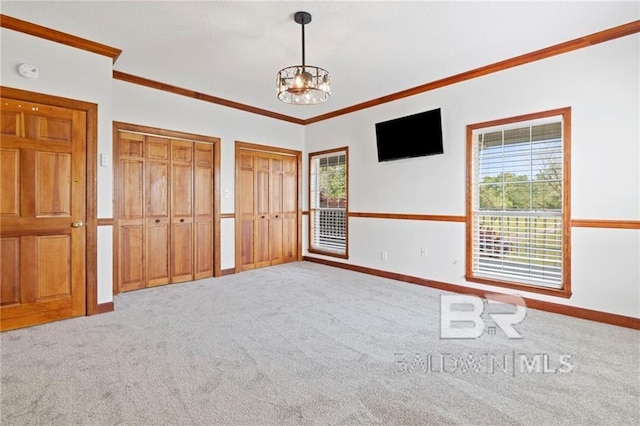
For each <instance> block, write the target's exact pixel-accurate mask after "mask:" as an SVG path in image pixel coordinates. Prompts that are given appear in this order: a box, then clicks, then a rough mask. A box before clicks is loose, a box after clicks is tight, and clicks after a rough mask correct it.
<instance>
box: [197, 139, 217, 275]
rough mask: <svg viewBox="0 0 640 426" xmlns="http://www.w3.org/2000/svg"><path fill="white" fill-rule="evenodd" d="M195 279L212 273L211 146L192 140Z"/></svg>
mask: <svg viewBox="0 0 640 426" xmlns="http://www.w3.org/2000/svg"><path fill="white" fill-rule="evenodd" d="M193 149H194V158H195V171H194V179H193V181H194V193H195V200H194V220H195V225H194V229H195V234H194V268H195V270H194V278H195V279H200V278H207V277H212V276H213V268H214V265H213V254H214V253H213V247H214V245H213V244H214V241H213V213H214V212H213V208H214V206H213V160H214V158H213V156H214V153H213V145H211V144H206V143H197V142H196V143H195V144H194V145H193Z"/></svg>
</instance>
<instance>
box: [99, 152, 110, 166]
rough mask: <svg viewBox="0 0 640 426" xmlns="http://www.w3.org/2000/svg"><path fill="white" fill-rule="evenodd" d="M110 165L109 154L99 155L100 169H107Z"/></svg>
mask: <svg viewBox="0 0 640 426" xmlns="http://www.w3.org/2000/svg"><path fill="white" fill-rule="evenodd" d="M110 165H111V158H109V154H100V167H109V166H110Z"/></svg>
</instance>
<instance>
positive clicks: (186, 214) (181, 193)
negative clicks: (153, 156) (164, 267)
mask: <svg viewBox="0 0 640 426" xmlns="http://www.w3.org/2000/svg"><path fill="white" fill-rule="evenodd" d="M191 280H193V143H192V142H188V141H181V140H173V139H172V140H171V282H173V283H176V282H183V281H191Z"/></svg>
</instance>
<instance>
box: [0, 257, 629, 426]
mask: <svg viewBox="0 0 640 426" xmlns="http://www.w3.org/2000/svg"><path fill="white" fill-rule="evenodd" d="M441 294H443V292H441V291H438V290H433V289H429V288H425V287H420V286H415V285H411V284H405V283H400V282H397V281H392V280H387V279H382V278H377V277H371V276H368V275H363V274H359V273H355V272H351V271H345V270H340V269H335V268H330V267H326V266H323V265H317V264H312V263H307V262H301V263H294V264H287V265H280V266H276V267H271V268H265V269H260V270H256V271H249V272H244V273H241V274H236V275H231V276H227V277H223V278H217V279H207V280H201V281H197V282H193V283H186V284H177V285H172V286H165V287H160V288H154V289H147V290H141V291H137V292H131V293H125V294H122V295H119V296H117V297H116V300H115V304H116V311H115V312H113V313H109V314H104V315H98V316H93V317H82V318H77V319H73V320H67V321H61V322H57V323H52V324H47V325H43V326H37V327H31V328H27V329H22V330H15V331H10V332H5V333H2V334H1V335H0V343H1V357H2V358H1V360H2V388H1V392H2V395H1V397H2V405H1V409H2V414H1V423H2V425H36V424H38V425H48V424H55V425H67V424H73V425H75V424H86V425H122V424H127V425H146V424H157V425H212V424H243V425H244V424H247V425H248V424H260V425H262V424H264V425H271V424H273V425H282V424H318V425H339V424H385V425H391V424H421V425H422V424H505V425H506V424H509V425H511V424H532V425H533V424H535V425H539V424H638V422H640V381H639V378H640V340H639V339H640V333H639V332H638V331H634V330H630V329H624V328H619V327H613V326H609V325H604V324H599V323H594V322H590V321H584V320H578V319H574V318H569V317H564V316H560V315H554V314H550V313H545V312H539V311H533V310H530V311H528V314H527V317H526V318H525V320H524V321H523V322H522V323H521V324H519V325H518V326H516V328H517V329H518V330H519V331H520V332H521V333H522V336H523V338H522V339H521V340H513V339H508V338H506V337H505V336H504V335H502V334H501V333H500V331H499V330H498V332H496V334H495V335H489V334H484V335H483V336H481V337H480V338H478V339H472V340H460V339H457V340H451V339H441V338H440V328H439V327H440V323H439V319H440V314H439V306H440V295H441ZM567 356H568V357H569V358H568V360H569V361H567V358H566V357H567ZM522 357H524V359H525V360H527V362H530V363H531V364H530V365H524V366H523V365H521V361H520V360H521V359H522ZM562 357H565V358H562ZM536 359H537V360H539V361H540V364H538V365H535V362H534V361H535V360H536ZM545 360H546V361H545ZM561 360H564V364H563V363H562V362H561ZM443 368H444V371H443ZM529 370H531V371H529ZM545 371H546V372H545Z"/></svg>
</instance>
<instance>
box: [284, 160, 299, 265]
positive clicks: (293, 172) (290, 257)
mask: <svg viewBox="0 0 640 426" xmlns="http://www.w3.org/2000/svg"><path fill="white" fill-rule="evenodd" d="M282 163H283V173H282V213H281V215H282V258H283V261H284V262H295V261H297V260H298V159H297V158H296V157H293V156H290V155H285V156H283V157H282Z"/></svg>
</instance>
